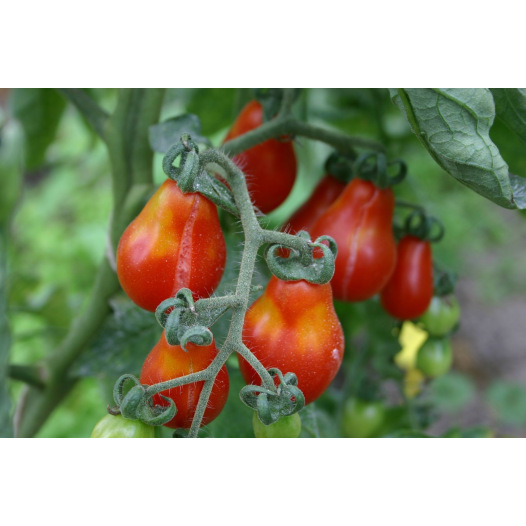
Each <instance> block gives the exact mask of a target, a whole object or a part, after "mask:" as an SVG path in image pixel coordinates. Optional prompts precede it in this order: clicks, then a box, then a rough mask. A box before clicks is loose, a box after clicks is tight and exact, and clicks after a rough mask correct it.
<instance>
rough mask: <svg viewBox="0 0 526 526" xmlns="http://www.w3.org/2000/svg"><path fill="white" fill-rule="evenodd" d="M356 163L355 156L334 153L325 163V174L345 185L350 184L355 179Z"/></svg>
mask: <svg viewBox="0 0 526 526" xmlns="http://www.w3.org/2000/svg"><path fill="white" fill-rule="evenodd" d="M355 161H356V155H355V154H347V155H344V154H342V153H340V152H332V153H331V154H330V155H329V157H327V160H326V161H325V172H326V173H327V174H329V175H331V176H332V177H334V178H335V179H338V180H339V181H342V182H343V183H348V182H349V181H350V180H351V179H352V178H353V177H354V162H355Z"/></svg>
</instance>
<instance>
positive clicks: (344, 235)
mask: <svg viewBox="0 0 526 526" xmlns="http://www.w3.org/2000/svg"><path fill="white" fill-rule="evenodd" d="M393 212H394V194H393V191H392V190H391V189H390V188H387V189H385V190H382V189H380V188H378V187H377V186H375V185H374V184H373V183H371V182H370V181H364V180H362V179H353V180H352V181H351V182H350V183H349V184H348V185H347V186H346V187H345V189H344V190H343V192H342V193H341V194H340V196H339V197H338V198H337V199H336V201H334V203H333V204H332V205H331V206H330V207H329V208H328V209H327V210H326V211H325V212H324V213H323V214H322V215H321V216H320V217H319V219H318V220H317V221H316V222H315V223H314V226H313V227H312V232H310V234H311V236H312V239H316V238H318V237H320V236H322V235H329V236H331V237H332V238H333V239H334V240H335V241H336V243H337V244H338V256H337V257H336V264H335V271H334V276H333V278H332V280H331V285H332V290H333V292H334V297H335V298H336V299H339V300H343V301H362V300H366V299H368V298H371V297H372V296H374V295H375V294H377V293H378V292H380V291H381V290H382V288H383V287H384V285H385V284H386V283H387V281H388V279H389V278H390V277H391V274H392V273H393V270H394V266H395V263H396V243H395V239H394V236H393V229H392V222H393Z"/></svg>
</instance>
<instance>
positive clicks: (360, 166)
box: [353, 153, 407, 190]
mask: <svg viewBox="0 0 526 526" xmlns="http://www.w3.org/2000/svg"><path fill="white" fill-rule="evenodd" d="M391 167H395V168H396V169H395V171H394V173H393V170H392V168H391ZM353 170H354V174H355V176H356V177H357V178H359V179H363V180H364V181H371V182H372V183H373V184H374V185H375V186H377V187H378V188H380V189H382V190H385V189H386V188H390V187H391V186H394V185H395V184H398V183H401V182H402V181H403V180H404V179H405V176H406V175H407V165H406V164H405V162H404V161H402V160H401V159H395V160H394V161H389V162H387V158H386V156H385V155H384V154H383V153H364V154H362V155H360V156H359V157H358V158H357V159H356V161H355V163H354V167H353Z"/></svg>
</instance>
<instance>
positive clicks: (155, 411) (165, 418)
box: [108, 374, 177, 426]
mask: <svg viewBox="0 0 526 526" xmlns="http://www.w3.org/2000/svg"><path fill="white" fill-rule="evenodd" d="M128 381H131V382H133V384H134V385H133V386H132V387H131V388H130V389H129V390H128V392H127V393H126V394H124V385H125V384H126V383H127V382H128ZM147 387H148V386H144V385H141V383H140V382H139V380H138V379H137V378H136V377H135V376H133V375H131V374H123V375H122V376H121V377H120V378H119V379H118V380H117V382H115V386H114V387H113V399H114V401H115V403H116V404H117V405H116V407H114V408H111V409H110V410H108V412H109V413H110V414H111V415H118V414H121V415H122V416H123V417H124V418H127V419H129V420H140V421H141V422H143V423H144V424H147V425H150V426H162V425H163V424H166V423H167V422H169V421H170V420H172V419H173V417H174V416H175V415H176V414H177V407H176V406H175V402H174V401H173V400H172V399H171V398H168V397H166V396H163V395H160V396H161V397H162V398H163V399H164V400H166V401H167V402H168V406H160V405H154V404H153V402H152V398H151V396H149V395H148V394H147V392H146V388H147Z"/></svg>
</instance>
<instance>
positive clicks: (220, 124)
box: [186, 88, 237, 136]
mask: <svg viewBox="0 0 526 526" xmlns="http://www.w3.org/2000/svg"><path fill="white" fill-rule="evenodd" d="M191 92H192V94H191V98H190V101H189V102H188V105H187V108H186V109H187V110H188V111H189V112H190V113H196V114H199V117H200V119H201V123H202V125H203V133H204V135H206V136H210V135H212V134H214V133H216V132H218V131H219V130H221V129H222V128H226V127H228V126H230V125H231V124H232V122H233V120H234V119H233V117H234V116H233V115H232V109H233V107H234V103H235V100H236V92H237V90H236V89H233V88H228V89H225V88H197V89H193V90H191Z"/></svg>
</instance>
